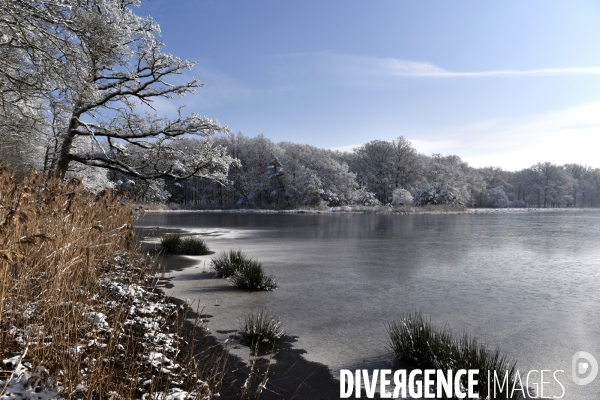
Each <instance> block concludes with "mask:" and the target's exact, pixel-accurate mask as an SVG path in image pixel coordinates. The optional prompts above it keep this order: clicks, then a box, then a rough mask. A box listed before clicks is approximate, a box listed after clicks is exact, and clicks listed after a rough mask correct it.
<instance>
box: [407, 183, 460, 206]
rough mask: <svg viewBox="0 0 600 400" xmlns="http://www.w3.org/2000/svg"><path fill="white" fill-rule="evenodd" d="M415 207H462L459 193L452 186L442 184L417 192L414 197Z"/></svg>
mask: <svg viewBox="0 0 600 400" xmlns="http://www.w3.org/2000/svg"><path fill="white" fill-rule="evenodd" d="M414 204H415V205H416V206H426V205H429V204H433V205H445V206H462V205H464V202H463V199H462V197H461V195H460V193H459V192H458V191H457V190H455V189H454V188H453V187H452V186H450V185H448V184H446V183H444V184H442V185H439V186H437V187H435V188H434V187H427V188H424V189H420V190H418V191H417V193H416V194H415V197H414Z"/></svg>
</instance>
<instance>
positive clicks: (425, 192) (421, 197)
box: [414, 187, 436, 206]
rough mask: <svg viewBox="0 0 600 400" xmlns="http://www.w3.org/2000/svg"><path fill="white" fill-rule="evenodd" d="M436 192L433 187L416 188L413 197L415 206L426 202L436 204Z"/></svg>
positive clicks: (423, 204)
mask: <svg viewBox="0 0 600 400" xmlns="http://www.w3.org/2000/svg"><path fill="white" fill-rule="evenodd" d="M435 197H436V193H435V191H434V190H433V188H431V187H428V188H424V189H419V190H417V193H415V197H414V203H415V206H426V205H428V204H436V200H435Z"/></svg>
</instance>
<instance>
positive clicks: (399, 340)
mask: <svg viewBox="0 0 600 400" xmlns="http://www.w3.org/2000/svg"><path fill="white" fill-rule="evenodd" d="M387 333H388V348H389V350H390V351H391V352H392V353H393V354H394V356H395V357H396V359H397V360H398V361H407V362H411V363H415V364H416V365H418V366H419V367H421V368H431V369H441V370H444V371H447V370H453V371H458V370H460V369H467V370H468V369H478V370H479V371H481V373H483V374H484V375H486V374H487V372H483V371H496V372H497V375H498V376H499V377H501V379H503V378H504V376H505V374H506V373H507V371H508V376H509V383H510V384H509V385H508V387H512V385H513V382H514V379H515V373H516V362H515V361H512V360H510V359H508V358H507V357H506V356H504V355H502V354H501V353H500V350H499V349H495V350H490V349H489V348H488V347H487V346H485V345H484V344H481V343H479V342H478V341H477V340H476V339H475V338H473V337H471V336H469V335H468V334H467V333H464V334H463V335H462V336H461V337H460V338H458V339H457V338H455V337H454V336H453V335H452V332H451V331H450V329H448V328H447V327H444V328H443V329H439V328H436V327H434V326H433V325H432V324H431V319H430V318H425V317H424V316H423V314H421V313H408V314H406V315H404V316H403V317H401V318H400V319H399V320H398V321H395V322H392V323H391V324H389V325H388V327H387ZM492 374H493V372H492ZM465 379H466V378H465ZM463 384H464V385H465V387H466V384H467V382H466V381H465V382H463ZM477 389H478V391H479V393H487V390H488V388H487V379H480V380H479V385H478V386H477ZM495 398H496V399H510V398H511V397H508V393H506V390H505V391H503V392H502V393H497V396H496V397H495Z"/></svg>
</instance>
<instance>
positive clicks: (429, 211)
mask: <svg viewBox="0 0 600 400" xmlns="http://www.w3.org/2000/svg"><path fill="white" fill-rule="evenodd" d="M141 207H144V206H141ZM420 208H421V207H407V208H394V207H388V206H375V207H366V206H365V207H363V206H340V207H329V208H327V209H306V210H297V209H296V210H286V209H260V208H240V209H199V210H194V209H189V210H187V209H179V210H174V209H146V208H143V212H144V213H149V214H150V213H152V214H154V213H207V214H220V213H227V214H396V215H436V214H458V215H465V214H466V215H477V214H512V213H529V212H582V211H585V212H599V211H600V208H576V207H553V208H550V207H548V208H543V207H542V208H537V207H532V208H460V209H456V210H453V209H452V207H444V208H441V209H439V210H436V209H434V208H429V207H428V208H424V209H420Z"/></svg>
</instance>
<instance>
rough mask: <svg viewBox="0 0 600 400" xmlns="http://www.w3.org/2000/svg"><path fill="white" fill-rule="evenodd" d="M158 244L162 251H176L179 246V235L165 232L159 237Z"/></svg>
mask: <svg viewBox="0 0 600 400" xmlns="http://www.w3.org/2000/svg"><path fill="white" fill-rule="evenodd" d="M160 244H161V245H162V248H163V250H164V251H166V252H169V253H177V252H178V251H179V246H181V236H179V235H177V234H174V233H167V234H166V235H165V236H163V237H162V238H161V239H160Z"/></svg>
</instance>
